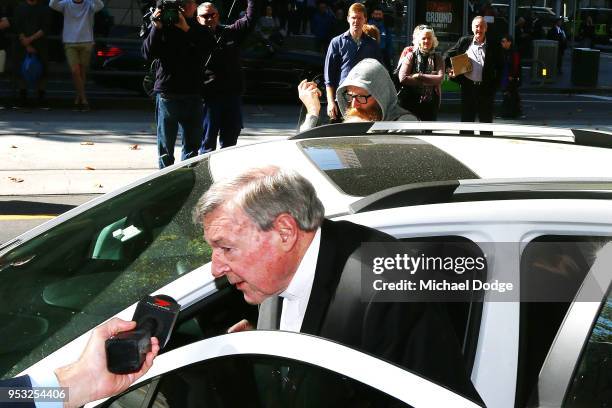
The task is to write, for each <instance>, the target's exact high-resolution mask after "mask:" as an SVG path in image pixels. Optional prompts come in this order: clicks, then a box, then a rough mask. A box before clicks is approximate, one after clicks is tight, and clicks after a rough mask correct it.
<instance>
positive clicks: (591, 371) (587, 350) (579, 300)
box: [530, 243, 612, 408]
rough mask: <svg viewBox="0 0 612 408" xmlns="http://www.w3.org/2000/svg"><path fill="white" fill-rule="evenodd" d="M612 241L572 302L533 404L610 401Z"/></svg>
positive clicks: (574, 404) (583, 404)
mask: <svg viewBox="0 0 612 408" xmlns="http://www.w3.org/2000/svg"><path fill="white" fill-rule="evenodd" d="M611 265H612V243H608V244H606V245H605V246H604V247H603V248H602V249H601V250H599V251H598V252H597V255H596V260H595V262H594V264H593V266H592V268H591V269H590V271H589V273H588V275H587V277H586V279H585V280H584V282H583V283H582V285H581V287H580V290H579V292H578V294H577V296H576V300H575V301H574V302H573V303H572V305H571V306H570V308H569V310H568V312H567V315H566V316H565V319H564V321H563V325H562V326H561V329H560V330H559V332H558V333H557V336H556V338H555V341H554V343H553V345H552V347H551V348H550V351H549V352H548V355H547V357H546V360H545V362H544V365H543V366H542V370H541V371H540V374H539V378H538V384H537V390H536V391H535V392H533V393H532V395H531V400H530V404H531V406H562V407H581V408H590V407H603V406H607V405H609V404H610V403H611V402H612V284H611V282H612V269H611Z"/></svg>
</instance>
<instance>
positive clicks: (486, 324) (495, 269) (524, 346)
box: [343, 200, 612, 407]
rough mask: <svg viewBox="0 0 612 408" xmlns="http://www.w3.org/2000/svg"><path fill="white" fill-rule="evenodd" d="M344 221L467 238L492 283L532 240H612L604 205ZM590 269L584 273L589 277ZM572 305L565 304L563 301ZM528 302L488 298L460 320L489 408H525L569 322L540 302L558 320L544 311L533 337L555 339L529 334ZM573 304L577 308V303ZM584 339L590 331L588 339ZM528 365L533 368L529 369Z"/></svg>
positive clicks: (401, 211) (461, 207) (463, 209)
mask: <svg viewBox="0 0 612 408" xmlns="http://www.w3.org/2000/svg"><path fill="white" fill-rule="evenodd" d="M343 218H344V219H348V220H351V221H354V222H357V223H360V224H365V225H369V226H372V227H374V228H377V229H381V230H383V231H385V232H387V233H389V234H391V235H394V236H395V237H397V238H400V239H409V240H412V241H413V242H414V241H417V242H419V241H421V242H423V241H427V240H431V239H439V240H441V242H447V243H452V242H453V241H457V240H458V239H465V240H469V241H470V242H471V243H473V244H474V245H477V246H479V247H480V248H481V249H482V251H483V252H484V254H485V256H486V257H487V273H488V275H487V277H488V278H492V279H496V278H499V276H500V273H501V272H503V271H504V270H509V268H508V266H509V265H510V264H512V267H513V268H515V270H516V271H517V272H518V271H519V269H520V267H521V265H520V263H521V262H520V260H521V255H522V254H523V253H522V252H521V251H524V250H525V248H528V246H529V245H530V243H532V242H536V243H538V240H544V241H546V240H549V241H551V244H552V243H554V242H558V243H564V241H567V242H569V243H576V241H583V242H582V243H580V244H585V243H586V244H590V243H592V244H599V243H605V242H607V241H610V239H611V237H612V224H611V223H610V220H612V207H610V205H609V202H608V201H606V200H508V201H482V202H478V201H474V202H464V203H446V204H435V205H423V206H412V207H404V208H392V209H388V210H380V211H372V212H369V213H368V212H366V213H361V214H355V215H351V216H346V217H343ZM551 237H552V238H551ZM549 238H550V239H549ZM487 243H495V245H493V246H490V245H487ZM470 245H471V244H470ZM559 248H563V247H559ZM490 249H493V251H490ZM497 249H501V250H497ZM510 251H512V252H510ZM588 265H590V263H589V264H588ZM589 268H590V267H587V268H586V269H584V268H581V270H584V271H585V272H586V271H588V270H589ZM582 276H584V274H583V275H582ZM520 279H521V280H522V279H523V277H522V276H521V278H520ZM580 282H581V281H580ZM580 282H579V283H580ZM573 293H574V294H575V293H576V292H575V291H574V292H573ZM521 294H522V293H521ZM572 298H573V294H572ZM485 300H486V299H485ZM566 302H567V299H565V300H564V302H563V303H566ZM526 303H527V302H519V299H513V300H510V301H485V302H483V303H482V304H481V305H480V308H478V307H476V308H473V309H472V310H476V312H477V313H476V314H470V315H469V316H470V317H469V320H467V321H465V320H464V321H463V322H460V323H464V324H465V326H463V327H465V331H464V332H463V333H464V334H465V335H466V337H465V339H464V350H467V351H469V350H472V347H470V344H472V345H474V344H475V350H474V355H470V354H469V353H468V354H465V352H464V357H465V362H466V365H467V368H468V370H469V371H471V379H472V382H473V383H474V385H475V387H476V389H477V390H478V392H479V394H480V396H481V397H482V398H483V400H484V402H485V403H486V404H487V406H495V407H514V406H521V407H522V406H525V404H526V403H527V399H525V395H527V396H529V394H531V391H532V390H533V388H534V387H535V384H534V383H535V382H536V381H537V378H538V377H537V376H538V373H539V372H540V369H541V368H542V363H543V361H544V358H545V357H546V356H547V353H548V351H549V349H550V347H551V343H552V341H553V339H554V338H555V335H556V334H557V332H558V330H559V327H560V325H561V323H562V322H563V321H564V319H566V318H567V317H566V312H567V309H561V308H560V307H557V306H560V305H559V304H558V302H557V305H554V303H555V302H551V301H550V300H549V304H548V305H546V304H545V302H539V303H540V304H544V307H537V308H535V309H536V310H538V309H539V312H542V311H546V309H547V308H548V310H549V312H551V313H554V319H553V316H552V315H547V314H542V313H540V314H539V316H538V317H537V318H535V319H532V321H531V323H530V326H531V328H534V327H535V328H536V329H537V330H536V331H535V332H534V333H540V334H541V333H544V332H545V334H546V335H547V336H550V338H548V339H546V340H544V338H543V337H542V336H540V335H536V334H534V335H525V334H524V333H526V332H524V328H525V326H526V324H525V319H524V317H525V316H524V306H525V305H526ZM569 303H570V304H572V303H571V299H570V301H569ZM597 304H598V305H599V301H598V302H597ZM579 305H580V303H579ZM476 306H478V305H476ZM578 307H579V306H578ZM531 310H532V311H533V310H534V308H532V309H531ZM591 321H592V320H591ZM474 326H475V327H474ZM545 329H546V330H545ZM457 334H458V336H459V335H460V332H459V331H457ZM585 337H586V334H585V336H583V337H582V340H584V338H585ZM459 338H461V337H459ZM470 339H471V340H470ZM466 340H467V341H466ZM466 346H468V347H467V348H465V347H466ZM535 356H537V358H536V357H535ZM611 358H612V356H611ZM575 359H577V356H576V357H575ZM575 359H574V360H575ZM525 362H528V363H529V362H531V365H529V366H526V365H525ZM525 373H527V374H528V375H526V374H525ZM531 374H533V375H534V376H533V377H531ZM562 395H563V394H562ZM553 406H554V405H553Z"/></svg>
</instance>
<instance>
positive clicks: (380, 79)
mask: <svg viewBox="0 0 612 408" xmlns="http://www.w3.org/2000/svg"><path fill="white" fill-rule="evenodd" d="M298 94H299V97H300V100H301V101H302V103H304V106H305V107H306V112H307V114H306V119H305V120H304V123H303V124H302V125H301V126H300V131H302V132H303V131H305V130H308V129H312V128H313V127H315V126H317V122H318V121H319V113H320V111H321V102H320V100H319V98H320V97H321V91H320V90H319V89H318V88H317V84H316V83H314V82H308V81H306V80H304V81H302V82H301V83H300V84H299V85H298ZM336 100H337V101H338V107H339V108H340V112H341V113H342V116H343V117H344V121H345V122H361V121H379V120H386V121H393V120H410V121H414V120H416V118H415V117H414V116H413V115H411V114H410V113H409V112H408V111H407V110H405V109H403V108H401V107H400V106H399V105H398V104H397V94H396V91H395V86H394V85H393V81H392V80H391V77H390V76H389V72H388V71H387V69H386V68H385V67H384V65H382V64H381V63H380V62H379V61H378V60H376V59H373V58H366V59H363V60H361V61H360V62H359V63H358V64H357V65H355V66H354V67H353V69H351V70H350V72H349V73H348V75H347V77H346V79H345V80H344V81H343V82H342V86H340V87H339V88H338V89H337V91H336Z"/></svg>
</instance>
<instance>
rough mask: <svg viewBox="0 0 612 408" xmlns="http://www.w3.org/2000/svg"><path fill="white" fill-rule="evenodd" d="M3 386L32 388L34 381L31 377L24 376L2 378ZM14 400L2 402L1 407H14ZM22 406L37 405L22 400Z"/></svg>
mask: <svg viewBox="0 0 612 408" xmlns="http://www.w3.org/2000/svg"><path fill="white" fill-rule="evenodd" d="M0 387H1V388H5V387H6V388H31V387H32V382H31V381H30V377H28V376H22V377H16V378H9V379H7V380H0ZM14 406H15V403H14V402H0V408H11V407H14ZM18 406H20V407H23V408H34V407H35V405H34V403H33V402H21V403H19V405H18Z"/></svg>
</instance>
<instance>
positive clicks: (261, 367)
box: [102, 355, 409, 408]
mask: <svg viewBox="0 0 612 408" xmlns="http://www.w3.org/2000/svg"><path fill="white" fill-rule="evenodd" d="M102 406H104V407H111V408H132V407H134V408H135V407H146V406H152V407H166V408H173V407H180V408H184V407H190V408H197V407H203V408H204V407H206V408H211V407H212V408H216V407H218V408H221V407H231V408H234V407H262V408H274V407H283V408H290V407H301V408H308V407H312V408H323V407H409V405H408V404H406V403H404V402H401V401H399V400H397V399H395V398H393V397H391V396H389V395H387V394H385V393H383V392H381V391H380V390H377V389H375V388H372V387H370V386H368V385H366V384H363V383H361V382H358V381H356V380H353V379H351V378H349V377H347V376H344V375H341V374H338V373H335V372H333V371H330V370H327V369H324V368H321V367H317V366H314V365H310V364H307V363H303V362H299V361H295V360H290V359H287V358H282V357H278V356H254V355H237V356H236V355H235V356H226V357H220V358H216V359H212V360H206V361H202V362H200V363H197V364H192V365H189V366H186V367H182V368H179V369H177V370H174V371H171V372H169V373H167V374H164V375H162V376H160V377H156V378H155V379H153V380H152V381H151V382H149V383H147V384H145V385H141V386H140V387H138V388H136V389H134V390H131V391H129V392H127V393H125V394H124V395H122V396H119V397H118V398H115V399H113V400H109V401H107V402H106V403H105V404H103V405H102Z"/></svg>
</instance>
